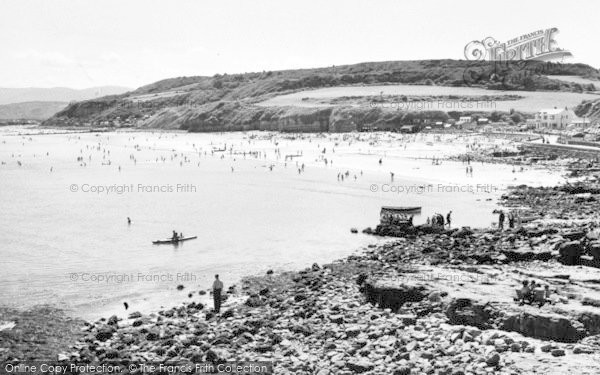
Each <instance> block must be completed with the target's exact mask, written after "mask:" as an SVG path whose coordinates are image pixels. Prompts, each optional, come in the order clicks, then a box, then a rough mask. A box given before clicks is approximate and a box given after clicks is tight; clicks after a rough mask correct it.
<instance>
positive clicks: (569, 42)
mask: <svg viewBox="0 0 600 375" xmlns="http://www.w3.org/2000/svg"><path fill="white" fill-rule="evenodd" d="M484 4H486V3H485V2H483V1H456V0H455V1H444V0H437V1H429V0H426V1H423V0H418V1H417V0H415V1H410V2H408V1H398V0H397V1H380V0H371V1H367V0H364V1H353V0H339V1H338V0H335V1H330V0H319V1H285V0H272V1H271V0H269V1H260V0H257V1H214V2H213V1H199V0H198V1H152V0H143V1H141V0H140V1H126V0H115V1H113V0H106V1H105V0H94V1H75V0H55V1H46V0H34V1H29V0H2V1H1V2H0V48H1V51H2V52H1V53H2V55H0V87H30V86H33V87H52V86H67V87H73V88H84V87H91V86H101V85H121V86H127V87H138V86H141V85H144V84H147V83H151V82H154V81H157V80H160V79H164V78H170V77H176V76H188V75H213V74H215V73H237V72H249V71H262V70H277V69H287V68H309V67H322V66H330V65H334V64H335V65H341V64H350V63H357V62H364V61H385V60H412V59H440V58H454V59H460V58H464V57H463V49H464V46H465V44H467V43H468V42H470V41H472V40H475V39H483V38H485V37H487V36H493V37H495V38H496V39H498V40H500V41H507V40H509V39H512V38H514V37H517V36H520V35H521V34H526V33H529V32H532V31H535V30H538V29H546V28H550V27H557V28H558V29H559V30H560V33H559V34H558V35H557V37H556V41H557V42H558V45H559V47H561V48H563V49H568V50H570V51H571V52H572V53H573V55H574V58H573V59H570V61H571V62H584V63H587V64H590V65H592V66H594V67H596V68H598V67H600V50H599V48H598V46H599V45H600V32H599V31H598V17H599V16H598V15H599V14H600V1H597V0H588V1H580V0H578V1H571V2H569V1H563V0H561V1H556V0H549V1H548V0H545V1H523V0H518V1H512V0H510V1H501V2H497V1H495V2H489V5H487V6H486V5H484Z"/></svg>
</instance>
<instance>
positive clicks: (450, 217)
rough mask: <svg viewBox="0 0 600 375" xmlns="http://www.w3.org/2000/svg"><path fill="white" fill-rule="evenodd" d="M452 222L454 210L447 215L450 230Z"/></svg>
mask: <svg viewBox="0 0 600 375" xmlns="http://www.w3.org/2000/svg"><path fill="white" fill-rule="evenodd" d="M451 222H452V210H450V212H448V214H447V215H446V224H448V228H450V225H451Z"/></svg>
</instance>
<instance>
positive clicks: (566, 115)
mask: <svg viewBox="0 0 600 375" xmlns="http://www.w3.org/2000/svg"><path fill="white" fill-rule="evenodd" d="M576 119H577V116H575V112H573V110H571V109H568V108H567V107H565V108H556V107H555V108H553V109H542V110H541V111H539V112H537V113H536V114H535V128H536V129H556V130H562V129H565V128H566V127H567V125H569V124H570V123H571V122H573V121H574V120H576Z"/></svg>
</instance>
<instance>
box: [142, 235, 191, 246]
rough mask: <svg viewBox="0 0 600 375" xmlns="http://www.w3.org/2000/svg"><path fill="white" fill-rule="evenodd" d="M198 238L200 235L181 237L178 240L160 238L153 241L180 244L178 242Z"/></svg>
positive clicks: (155, 243)
mask: <svg viewBox="0 0 600 375" xmlns="http://www.w3.org/2000/svg"><path fill="white" fill-rule="evenodd" d="M196 238H198V236H194V237H184V238H179V239H176V240H174V239H168V240H158V241H152V243H153V244H154V245H166V244H178V243H180V242H183V241H189V240H195V239H196Z"/></svg>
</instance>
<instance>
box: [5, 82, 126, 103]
mask: <svg viewBox="0 0 600 375" xmlns="http://www.w3.org/2000/svg"><path fill="white" fill-rule="evenodd" d="M129 90H131V89H129V88H127V87H119V86H101V87H90V88H87V89H80V90H78V89H70V88H67V87H51V88H38V87H27V88H2V87H0V104H13V103H25V102H72V101H81V100H88V99H94V98H100V97H102V96H107V95H118V94H123V93H125V92H127V91H129Z"/></svg>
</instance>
